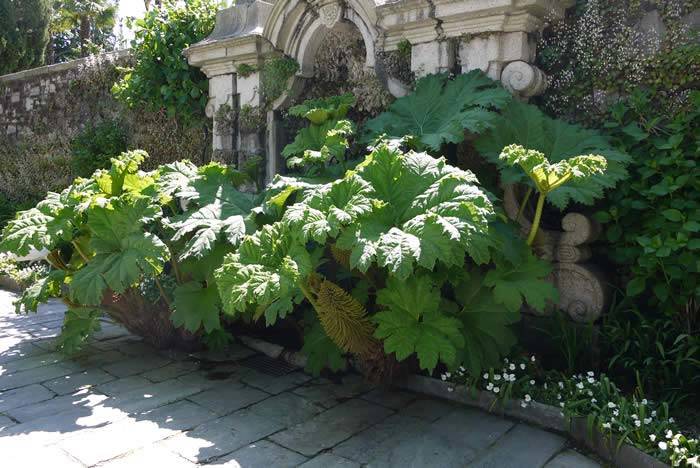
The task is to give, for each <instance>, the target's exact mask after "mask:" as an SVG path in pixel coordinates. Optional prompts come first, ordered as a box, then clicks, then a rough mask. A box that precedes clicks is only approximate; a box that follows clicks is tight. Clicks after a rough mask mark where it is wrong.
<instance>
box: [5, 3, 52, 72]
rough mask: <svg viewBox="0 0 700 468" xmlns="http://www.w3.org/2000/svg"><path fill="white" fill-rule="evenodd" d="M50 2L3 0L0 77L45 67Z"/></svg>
mask: <svg viewBox="0 0 700 468" xmlns="http://www.w3.org/2000/svg"><path fill="white" fill-rule="evenodd" d="M50 19H51V0H0V75H4V74H6V73H14V72H17V71H20V70H24V69H26V68H32V67H37V66H40V65H43V64H44V53H45V49H46V44H47V43H48V41H49V21H50Z"/></svg>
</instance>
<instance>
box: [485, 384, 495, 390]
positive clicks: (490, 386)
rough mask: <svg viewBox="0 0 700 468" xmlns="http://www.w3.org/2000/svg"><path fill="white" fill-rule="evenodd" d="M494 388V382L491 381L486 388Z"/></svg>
mask: <svg viewBox="0 0 700 468" xmlns="http://www.w3.org/2000/svg"><path fill="white" fill-rule="evenodd" d="M492 388H493V384H492V383H491V382H489V384H488V385H487V386H486V390H491V389H492Z"/></svg>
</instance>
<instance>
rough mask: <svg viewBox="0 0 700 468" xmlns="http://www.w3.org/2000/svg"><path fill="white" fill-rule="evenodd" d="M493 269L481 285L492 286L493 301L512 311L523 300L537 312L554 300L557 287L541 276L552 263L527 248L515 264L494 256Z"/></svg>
mask: <svg viewBox="0 0 700 468" xmlns="http://www.w3.org/2000/svg"><path fill="white" fill-rule="evenodd" d="M494 260H495V266H496V268H494V269H492V270H490V271H489V272H488V273H487V274H486V277H485V278H484V285H486V286H488V287H492V288H493V294H494V300H495V301H496V303H498V304H502V305H503V306H505V307H506V309H508V310H510V311H511V312H516V311H518V310H520V307H521V306H522V304H523V300H524V301H525V302H527V304H528V305H529V306H530V307H532V308H533V309H536V310H538V311H544V308H545V305H546V304H547V301H555V300H556V299H557V290H556V288H555V287H554V286H553V285H552V284H551V283H549V282H547V281H545V280H544V279H545V278H546V277H547V276H548V275H549V273H550V272H551V266H550V265H549V264H548V263H547V262H545V261H543V260H540V259H539V258H537V257H536V256H535V255H534V254H533V253H532V252H531V251H530V250H526V251H524V252H523V254H522V255H521V256H520V257H519V259H518V261H517V262H516V263H513V262H512V259H511V260H510V261H506V260H504V259H501V258H499V256H495V257H494Z"/></svg>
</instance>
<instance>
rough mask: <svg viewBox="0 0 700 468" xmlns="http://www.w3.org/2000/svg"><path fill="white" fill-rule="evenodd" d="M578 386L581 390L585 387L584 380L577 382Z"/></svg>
mask: <svg viewBox="0 0 700 468" xmlns="http://www.w3.org/2000/svg"><path fill="white" fill-rule="evenodd" d="M576 388H578V389H579V390H582V389H583V382H579V383H577V384H576Z"/></svg>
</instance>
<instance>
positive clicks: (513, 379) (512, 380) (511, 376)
mask: <svg viewBox="0 0 700 468" xmlns="http://www.w3.org/2000/svg"><path fill="white" fill-rule="evenodd" d="M508 377H509V379H510V381H511V382H515V374H510V375H509V376H508Z"/></svg>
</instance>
